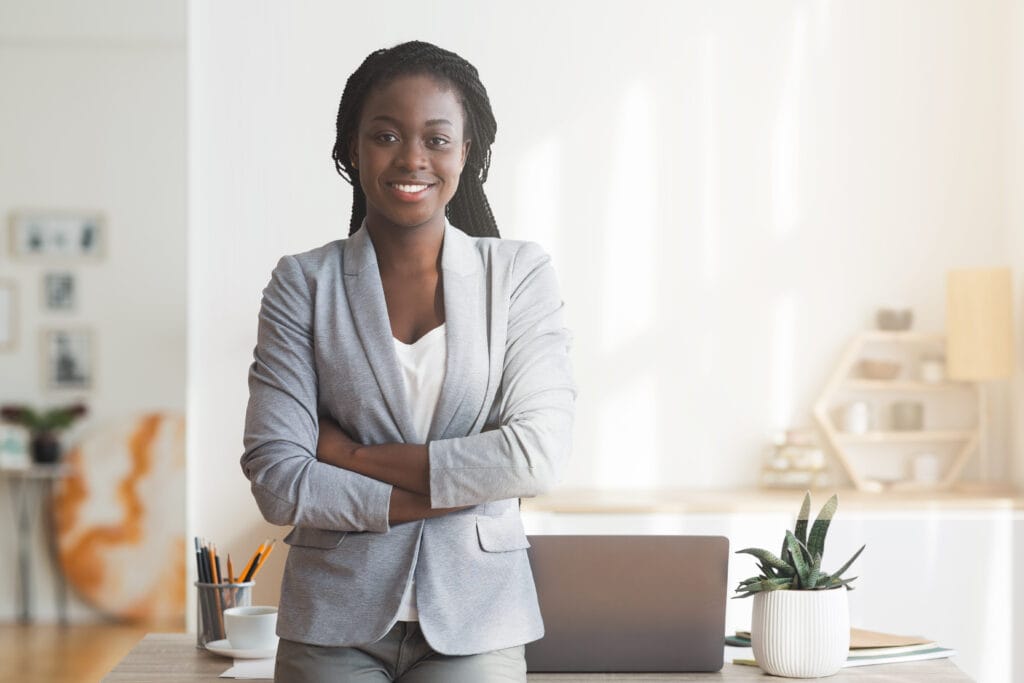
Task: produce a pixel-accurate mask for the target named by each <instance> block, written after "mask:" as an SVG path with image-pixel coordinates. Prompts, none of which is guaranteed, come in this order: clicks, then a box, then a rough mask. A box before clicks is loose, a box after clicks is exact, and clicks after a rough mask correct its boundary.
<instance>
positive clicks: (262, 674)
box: [220, 657, 274, 681]
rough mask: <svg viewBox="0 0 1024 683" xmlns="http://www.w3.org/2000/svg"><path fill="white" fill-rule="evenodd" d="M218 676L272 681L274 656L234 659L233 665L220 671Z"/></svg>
mask: <svg viewBox="0 0 1024 683" xmlns="http://www.w3.org/2000/svg"><path fill="white" fill-rule="evenodd" d="M220 677H221V678H246V679H249V680H260V681H272V680H274V658H273V657H268V658H266V659H236V660H235V665H234V666H233V667H231V668H230V669H228V670H227V671H225V672H224V673H222V674H221V675H220Z"/></svg>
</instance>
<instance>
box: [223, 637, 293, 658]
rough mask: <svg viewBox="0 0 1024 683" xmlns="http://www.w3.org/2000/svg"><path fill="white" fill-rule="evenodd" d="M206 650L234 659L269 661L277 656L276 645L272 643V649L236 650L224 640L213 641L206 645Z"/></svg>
mask: <svg viewBox="0 0 1024 683" xmlns="http://www.w3.org/2000/svg"><path fill="white" fill-rule="evenodd" d="M206 649H207V650H209V651H210V652H213V653H215V654H218V655H223V656H225V657H234V658H235V659H269V658H271V657H275V656H277V643H276V642H275V643H274V647H268V648H263V649H259V650H236V649H234V648H233V647H231V642H230V641H229V640H228V639H227V638H224V639H223V640H213V641H210V642H209V643H207V644H206Z"/></svg>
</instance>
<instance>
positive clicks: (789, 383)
mask: <svg viewBox="0 0 1024 683" xmlns="http://www.w3.org/2000/svg"><path fill="white" fill-rule="evenodd" d="M796 324H797V321H796V297H795V295H794V294H793V293H792V292H788V293H786V294H785V295H783V296H782V297H781V298H779V299H778V300H777V301H776V303H775V319H774V320H773V321H772V377H771V387H772V405H771V410H772V427H773V428H774V429H777V430H783V429H786V428H788V427H791V426H793V377H794V373H795V372H796Z"/></svg>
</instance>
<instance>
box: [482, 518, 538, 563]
mask: <svg viewBox="0 0 1024 683" xmlns="http://www.w3.org/2000/svg"><path fill="white" fill-rule="evenodd" d="M476 534H477V536H478V537H479V539H480V547H481V548H482V549H483V550H486V551H487V552H489V553H504V552H508V551H510V550H522V549H524V548H529V547H530V541H529V540H527V538H526V531H525V530H524V529H523V520H522V518H520V517H519V511H518V510H512V511H510V512H507V513H505V514H504V515H502V516H501V517H477V518H476Z"/></svg>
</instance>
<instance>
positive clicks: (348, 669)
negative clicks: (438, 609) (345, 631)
mask: <svg viewBox="0 0 1024 683" xmlns="http://www.w3.org/2000/svg"><path fill="white" fill-rule="evenodd" d="M525 651H526V648H525V647H524V646H523V645H518V646H516V647H510V648H506V649H504V650H495V651H494V652H484V653H483V654H478V655H464V656H455V655H442V654H440V653H438V652H434V650H433V649H432V648H431V647H430V645H428V644H427V641H426V639H425V638H424V637H423V633H422V632H421V631H420V625H419V623H417V622H415V621H400V622H398V623H397V624H395V626H394V628H392V629H391V630H390V631H389V632H388V634H387V635H386V636H384V637H383V638H381V639H380V640H378V641H377V642H376V643H370V644H369V645H360V646H358V647H321V646H319V645H307V644H305V643H296V642H295V641H292V640H285V639H284V638H282V639H281V640H280V642H279V643H278V646H277V662H276V664H275V666H274V681H276V682H277V683H348V682H349V681H358V682H359V683H363V681H368V682H372V683H385V682H387V683H391V682H392V681H397V682H399V683H490V682H491V681H495V683H497V682H499V681H501V682H504V681H515V682H516V683H523V682H524V681H526V657H525V654H524V653H525Z"/></svg>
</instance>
